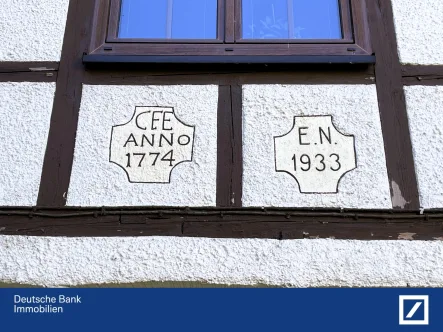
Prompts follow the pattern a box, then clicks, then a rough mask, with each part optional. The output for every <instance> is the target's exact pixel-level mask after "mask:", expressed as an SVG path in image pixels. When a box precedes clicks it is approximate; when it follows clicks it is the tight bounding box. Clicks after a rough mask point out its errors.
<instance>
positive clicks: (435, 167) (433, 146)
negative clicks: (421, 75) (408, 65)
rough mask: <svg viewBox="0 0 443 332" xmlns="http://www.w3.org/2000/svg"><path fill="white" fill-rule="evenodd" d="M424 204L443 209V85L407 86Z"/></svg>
mask: <svg viewBox="0 0 443 332" xmlns="http://www.w3.org/2000/svg"><path fill="white" fill-rule="evenodd" d="M405 95H406V105H407V111H408V118H409V128H410V132H411V139H412V147H413V151H414V162H415V171H416V173H417V181H418V189H419V194H420V205H421V206H422V207H423V208H425V209H430V208H442V207H443V171H442V170H443V169H442V162H443V156H442V151H443V107H442V105H443V86H407V87H405Z"/></svg>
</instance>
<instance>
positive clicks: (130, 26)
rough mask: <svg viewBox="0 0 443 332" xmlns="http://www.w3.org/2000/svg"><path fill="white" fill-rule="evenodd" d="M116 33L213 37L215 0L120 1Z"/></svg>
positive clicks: (173, 36)
mask: <svg viewBox="0 0 443 332" xmlns="http://www.w3.org/2000/svg"><path fill="white" fill-rule="evenodd" d="M118 36H119V37H120V38H163V39H165V38H166V39H170V38H173V39H215V38H217V0H122V7H121V16H120V28H119V33H118Z"/></svg>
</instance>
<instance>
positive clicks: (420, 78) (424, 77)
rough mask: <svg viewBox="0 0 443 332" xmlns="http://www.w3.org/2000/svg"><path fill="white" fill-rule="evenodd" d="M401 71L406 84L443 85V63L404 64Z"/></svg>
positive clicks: (403, 81)
mask: <svg viewBox="0 0 443 332" xmlns="http://www.w3.org/2000/svg"><path fill="white" fill-rule="evenodd" d="M401 72H402V83H403V84H404V85H443V65H438V66H420V65H416V66H414V65H404V66H402V69H401Z"/></svg>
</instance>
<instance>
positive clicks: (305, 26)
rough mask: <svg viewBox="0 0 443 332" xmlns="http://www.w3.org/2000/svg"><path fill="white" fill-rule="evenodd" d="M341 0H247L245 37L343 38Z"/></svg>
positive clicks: (243, 24) (244, 10)
mask: <svg viewBox="0 0 443 332" xmlns="http://www.w3.org/2000/svg"><path fill="white" fill-rule="evenodd" d="M339 8H340V7H339V3H338V0H243V1H242V16H243V17H242V30H243V32H242V33H243V38H244V39H341V38H342V32H341V20H340V9H339Z"/></svg>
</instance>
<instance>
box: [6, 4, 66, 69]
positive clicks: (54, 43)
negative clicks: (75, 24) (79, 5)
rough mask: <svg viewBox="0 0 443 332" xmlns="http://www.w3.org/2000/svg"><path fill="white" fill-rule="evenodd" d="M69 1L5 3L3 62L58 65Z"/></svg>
mask: <svg viewBox="0 0 443 332" xmlns="http://www.w3.org/2000/svg"><path fill="white" fill-rule="evenodd" d="M68 3H69V0H2V1H1V9H0V45H1V47H0V61H59V60H60V54H61V50H62V44H63V36H64V33H65V25H66V16H67V12H68Z"/></svg>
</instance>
